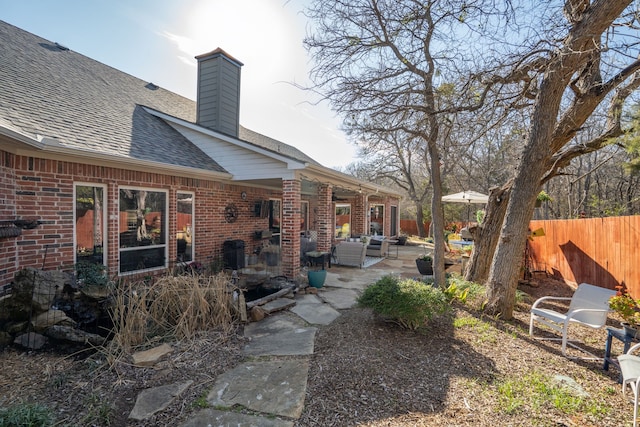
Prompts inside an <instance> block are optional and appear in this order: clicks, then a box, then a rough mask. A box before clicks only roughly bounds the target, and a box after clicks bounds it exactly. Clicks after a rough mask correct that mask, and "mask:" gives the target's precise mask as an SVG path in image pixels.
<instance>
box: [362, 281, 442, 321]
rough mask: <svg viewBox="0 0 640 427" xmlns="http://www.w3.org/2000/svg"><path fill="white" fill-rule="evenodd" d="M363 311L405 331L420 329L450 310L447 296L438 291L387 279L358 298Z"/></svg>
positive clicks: (428, 286) (416, 284) (377, 283)
mask: <svg viewBox="0 0 640 427" xmlns="http://www.w3.org/2000/svg"><path fill="white" fill-rule="evenodd" d="M358 304H359V305H360V306H362V307H368V308H372V309H373V311H375V312H376V313H378V314H380V315H381V316H383V317H385V318H387V319H388V320H390V321H393V322H395V323H398V324H399V325H401V326H402V327H404V328H408V329H417V328H419V327H421V326H424V325H425V324H426V323H427V322H428V321H429V320H431V319H433V318H434V317H435V316H438V315H443V314H446V313H448V312H449V311H450V310H451V306H450V305H449V301H448V299H447V296H446V295H445V294H444V292H443V291H442V290H440V289H438V288H436V287H433V286H431V285H428V284H425V283H424V282H420V281H417V280H412V279H400V278H398V277H395V276H384V277H382V278H381V279H380V280H378V281H377V282H376V283H374V284H373V285H371V286H369V287H368V288H366V289H365V291H364V292H363V294H362V296H361V297H360V298H358Z"/></svg>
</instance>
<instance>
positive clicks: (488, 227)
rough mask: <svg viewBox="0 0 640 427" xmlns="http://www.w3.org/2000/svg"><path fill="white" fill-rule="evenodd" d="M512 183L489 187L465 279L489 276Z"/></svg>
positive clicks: (475, 279) (475, 280) (483, 278)
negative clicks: (484, 209) (485, 205)
mask: <svg viewBox="0 0 640 427" xmlns="http://www.w3.org/2000/svg"><path fill="white" fill-rule="evenodd" d="M512 185H513V181H509V182H507V183H506V184H505V185H503V186H502V187H499V188H493V189H491V191H490V193H489V201H488V202H487V208H486V213H485V215H484V219H483V220H482V223H481V224H479V225H478V229H477V230H476V234H475V235H474V242H473V252H472V253H471V259H470V260H469V264H468V265H467V269H466V270H465V272H464V278H465V280H468V281H470V282H476V283H485V282H486V281H487V279H488V278H489V270H490V269H491V260H492V259H493V254H494V253H495V250H496V247H497V246H498V240H499V238H500V229H501V228H502V223H503V221H504V215H505V213H506V211H507V203H508V202H509V195H510V194H511V186H512Z"/></svg>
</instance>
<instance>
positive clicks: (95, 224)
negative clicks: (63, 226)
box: [73, 184, 107, 265]
mask: <svg viewBox="0 0 640 427" xmlns="http://www.w3.org/2000/svg"><path fill="white" fill-rule="evenodd" d="M73 191H74V200H75V206H74V211H73V215H74V228H75V229H74V242H73V244H74V247H75V262H90V263H93V264H103V265H105V264H106V259H105V256H104V254H105V253H107V251H106V247H105V246H106V243H107V242H106V241H105V238H104V236H105V234H106V232H105V230H106V226H107V224H106V222H105V220H104V219H105V218H106V209H107V207H106V206H105V204H104V194H105V192H106V186H104V185H100V184H76V185H75V186H74V187H73Z"/></svg>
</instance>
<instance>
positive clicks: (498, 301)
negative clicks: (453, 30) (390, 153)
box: [487, 0, 640, 318]
mask: <svg viewBox="0 0 640 427" xmlns="http://www.w3.org/2000/svg"><path fill="white" fill-rule="evenodd" d="M630 4H631V0H608V1H604V0H597V1H594V2H592V3H590V2H589V1H588V0H585V1H578V0H574V1H572V0H568V1H567V2H566V3H565V5H564V12H565V17H566V19H567V25H566V33H565V35H564V37H562V39H561V41H560V42H559V44H558V46H556V47H554V48H553V49H547V50H546V51H545V52H543V53H540V54H539V55H537V56H533V55H529V56H527V57H524V58H523V59H522V60H521V61H520V63H519V65H518V66H517V67H515V68H514V69H513V70H512V71H511V72H510V73H509V74H508V75H507V77H506V78H501V80H502V81H505V82H506V81H510V82H516V81H518V82H519V83H521V84H525V83H526V87H527V90H526V93H529V94H531V95H532V96H533V97H534V99H535V103H534V106H533V113H532V117H531V124H530V127H529V132H528V135H527V141H526V145H525V148H524V151H523V155H522V158H521V161H520V164H519V166H518V168H517V171H516V175H515V179H514V182H513V187H512V188H511V194H510V197H509V200H508V205H507V209H506V213H505V220H504V223H503V225H502V229H501V234H500V239H499V242H498V245H497V248H496V250H495V253H494V255H493V260H492V264H491V270H490V273H489V279H488V282H487V284H488V295H487V297H488V304H487V308H488V310H489V311H491V312H494V313H500V314H501V315H502V316H504V317H505V318H511V317H512V314H513V307H514V304H515V291H516V287H517V282H518V275H519V270H520V266H521V264H522V254H523V252H524V246H525V242H526V239H527V236H528V230H527V227H528V223H529V220H530V218H531V217H532V214H533V209H534V204H535V200H536V196H537V194H538V192H539V191H540V189H541V185H542V184H544V183H545V182H546V181H547V180H548V179H550V178H551V177H552V176H555V175H556V174H557V173H558V171H559V170H560V169H561V168H563V167H565V166H566V165H567V164H568V162H569V161H570V160H571V159H573V158H575V157H577V156H579V155H582V154H585V153H589V152H592V151H595V150H598V149H600V148H602V147H603V146H605V145H606V143H607V141H608V140H609V139H610V138H612V137H615V136H618V135H620V134H621V133H622V129H621V127H620V114H621V111H622V107H623V105H624V101H625V100H626V99H627V97H628V96H629V94H630V93H631V92H632V91H633V90H635V89H637V86H638V82H637V80H638V79H637V75H636V72H637V70H638V69H639V68H640V62H639V61H638V60H637V58H636V57H633V58H630V57H629V55H628V50H629V49H630V48H631V46H630V43H631V44H635V43H636V41H635V39H634V38H633V37H634V35H632V33H631V32H630V31H629V30H626V29H627V28H629V27H628V26H633V25H635V24H637V16H636V14H635V11H634V10H631V11H629V14H628V15H625V14H624V13H625V10H626V9H627V8H628V7H629V5H630ZM623 25H625V26H627V27H624V28H623V29H622V30H621V29H619V28H618V29H617V31H620V32H621V33H622V35H621V36H620V37H619V38H620V43H619V44H618V45H617V46H616V45H615V44H614V42H615V41H616V35H617V34H618V33H617V32H616V31H614V29H616V26H623ZM614 48H618V49H619V50H618V53H619V54H621V55H622V58H628V59H629V61H628V63H627V64H626V65H625V66H624V67H622V68H621V67H619V66H618V67H614V65H618V64H607V63H605V62H604V61H605V59H607V58H608V59H611V56H610V55H609V54H610V52H611V50H612V49H614ZM531 64H535V67H532V66H531ZM605 66H606V71H607V72H608V73H607V75H606V77H607V79H606V80H605V77H604V76H603V69H604V68H605ZM523 67H524V69H523ZM533 68H535V69H536V70H537V73H535V76H536V78H535V79H532V78H531V75H530V74H529V73H530V72H531V70H532V69H533ZM520 76H526V77H525V78H523V79H521V78H520ZM513 77H517V78H516V79H513ZM614 92H615V93H614ZM522 93H523V94H524V93H525V92H522ZM610 95H611V96H610ZM607 97H609V98H611V108H610V115H609V123H608V126H607V127H606V129H605V131H604V132H603V133H602V134H601V135H598V136H597V137H595V138H593V139H591V140H590V141H589V143H587V144H585V145H583V146H576V145H570V144H569V142H570V141H571V140H572V139H573V138H574V137H575V136H576V135H577V134H578V133H579V132H580V130H581V127H582V125H583V124H584V123H585V121H586V120H587V119H588V118H589V117H590V115H591V114H592V113H593V112H594V110H595V109H596V107H597V106H598V105H599V104H600V103H601V102H603V101H604V100H606V99H607Z"/></svg>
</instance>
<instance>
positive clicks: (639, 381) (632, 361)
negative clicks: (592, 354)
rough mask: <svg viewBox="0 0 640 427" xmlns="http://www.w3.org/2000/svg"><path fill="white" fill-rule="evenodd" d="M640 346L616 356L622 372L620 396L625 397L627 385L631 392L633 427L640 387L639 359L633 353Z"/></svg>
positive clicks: (636, 418)
mask: <svg viewBox="0 0 640 427" xmlns="http://www.w3.org/2000/svg"><path fill="white" fill-rule="evenodd" d="M638 348H640V344H636V345H634V346H633V347H631V348H630V349H629V350H628V351H627V352H626V353H625V354H621V355H620V356H618V362H619V363H620V371H621V372H622V395H623V396H624V395H625V391H626V390H627V384H628V385H629V386H630V387H631V391H633V427H636V426H637V425H638V386H639V385H640V357H638V356H634V355H633V354H631V353H633V352H634V351H636V350H637V349H638Z"/></svg>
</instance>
